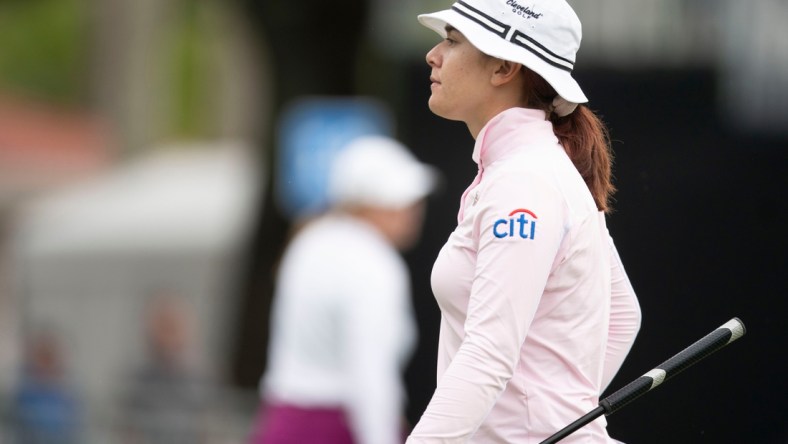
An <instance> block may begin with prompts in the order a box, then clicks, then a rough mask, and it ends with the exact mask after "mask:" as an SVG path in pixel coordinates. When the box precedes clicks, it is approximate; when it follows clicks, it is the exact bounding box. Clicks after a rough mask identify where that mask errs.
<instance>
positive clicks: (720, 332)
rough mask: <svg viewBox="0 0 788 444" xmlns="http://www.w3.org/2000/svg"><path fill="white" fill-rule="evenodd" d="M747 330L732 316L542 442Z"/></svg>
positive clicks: (619, 404)
mask: <svg viewBox="0 0 788 444" xmlns="http://www.w3.org/2000/svg"><path fill="white" fill-rule="evenodd" d="M746 331H747V330H746V329H745V328H744V323H743V322H742V321H741V320H740V319H739V318H733V319H731V320H730V321H728V322H726V323H725V324H724V325H722V326H721V327H720V328H718V329H716V330H714V331H713V332H711V333H709V334H708V335H706V336H704V337H703V338H701V339H700V340H698V341H697V342H695V343H694V344H692V345H690V346H689V347H687V348H685V349H684V350H682V351H681V352H679V353H677V354H676V355H675V356H673V357H672V358H670V359H668V360H667V361H665V362H663V363H662V364H660V365H658V366H657V367H655V368H654V369H653V370H651V371H650V372H648V373H646V374H645V375H643V376H641V377H639V378H638V379H636V380H634V381H632V382H630V383H629V384H627V385H625V386H624V387H622V388H621V389H619V390H618V391H616V392H615V393H613V394H612V395H610V396H608V397H606V398H605V399H603V400H601V401H599V406H597V407H596V408H595V409H594V410H592V411H590V412H588V413H586V414H585V415H584V416H583V417H581V418H579V419H578V420H576V421H575V422H573V423H571V424H569V425H568V426H566V427H564V428H563V429H561V430H559V431H558V432H556V433H555V434H554V435H552V436H550V437H549V438H547V439H546V440H544V441H542V442H541V443H540V444H555V443H557V442H558V441H561V440H562V439H564V438H566V437H567V436H569V435H570V434H572V433H573V432H575V431H576V430H578V429H579V428H581V427H583V426H584V425H586V424H588V423H589V422H591V421H593V420H595V419H596V418H598V417H600V416H602V415H603V414H604V415H606V416H607V415H611V414H612V413H613V412H615V411H616V410H618V409H620V408H621V407H624V406H625V405H627V404H629V403H630V402H632V401H634V400H635V399H637V398H638V397H640V396H641V395H644V394H646V393H647V392H648V391H649V390H651V389H653V388H655V387H656V386H658V385H660V384H662V383H663V382H665V381H666V380H667V379H668V378H670V377H673V376H675V375H677V374H679V373H680V372H681V371H682V370H684V369H686V368H688V367H690V366H692V365H693V364H695V363H697V362H698V361H700V360H702V359H703V358H705V357H707V356H709V355H710V354H712V353H714V352H715V351H717V350H719V349H721V348H722V347H725V346H726V345H728V344H730V343H731V342H733V341H735V340H737V339H739V338H740V337H742V336H744V333H746Z"/></svg>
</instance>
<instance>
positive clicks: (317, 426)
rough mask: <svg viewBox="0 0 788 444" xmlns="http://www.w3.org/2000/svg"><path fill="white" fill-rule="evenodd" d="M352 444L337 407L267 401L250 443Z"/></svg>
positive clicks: (344, 421) (345, 424)
mask: <svg viewBox="0 0 788 444" xmlns="http://www.w3.org/2000/svg"><path fill="white" fill-rule="evenodd" d="M309 443H320V444H353V436H352V434H351V432H350V428H349V426H348V424H347V420H346V418H345V413H344V411H343V410H342V409H340V408H304V407H296V406H293V405H287V404H268V405H264V406H262V407H261V408H260V411H259V413H258V414H257V418H256V420H255V423H254V425H253V427H252V433H251V436H250V440H249V444H309Z"/></svg>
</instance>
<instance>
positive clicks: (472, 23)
mask: <svg viewBox="0 0 788 444" xmlns="http://www.w3.org/2000/svg"><path fill="white" fill-rule="evenodd" d="M418 19H419V22H421V24H422V25H424V26H426V27H428V28H430V29H432V30H433V31H435V32H437V33H438V34H439V35H440V36H441V37H443V38H446V25H450V26H452V27H454V28H455V29H457V30H458V31H459V32H461V33H462V34H463V35H464V36H465V37H466V38H467V39H468V40H469V41H470V42H471V43H472V44H473V46H475V47H476V48H477V49H479V50H480V51H481V52H483V53H485V54H487V55H490V56H493V57H496V58H499V59H503V60H508V61H511V62H515V63H521V64H523V65H524V66H526V67H528V68H529V69H531V70H532V71H534V72H536V73H537V74H539V75H540V76H542V78H544V79H545V80H546V81H547V83H549V84H550V85H551V86H552V87H553V88H554V89H555V91H556V92H557V93H558V96H559V99H558V100H557V101H555V102H554V103H553V105H554V106H555V108H556V112H557V113H558V115H560V116H565V115H567V114H570V113H571V112H572V111H574V109H575V107H576V106H577V104H578V103H585V102H588V99H587V98H586V96H585V94H583V91H582V90H581V89H580V85H578V84H577V81H575V79H574V78H572V69H573V68H574V64H575V54H576V53H577V50H578V49H580V40H581V38H582V28H581V25H580V19H578V17H577V14H575V11H574V10H572V7H571V6H569V4H568V3H567V2H566V1H565V0H459V1H457V2H456V3H454V4H453V5H452V6H451V8H450V9H446V10H443V11H438V12H435V13H432V14H422V15H419V16H418ZM562 102H563V103H562Z"/></svg>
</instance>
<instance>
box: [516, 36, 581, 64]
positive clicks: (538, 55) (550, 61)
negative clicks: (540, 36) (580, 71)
mask: <svg viewBox="0 0 788 444" xmlns="http://www.w3.org/2000/svg"><path fill="white" fill-rule="evenodd" d="M518 37H523V38H525V39H526V40H528V41H529V42H531V43H533V44H534V45H536V46H537V47H539V49H541V50H543V51H545V52H546V53H548V54H550V55H551V56H553V57H555V58H557V59H560V60H563V61H565V62H566V63H569V64H570V65H571V66H565V65H562V64H561V63H558V62H556V61H554V60H550V59H549V58H547V56H545V55H544V54H542V53H540V52H539V51H537V50H536V49H534V48H532V47H531V46H529V45H527V44H525V43H523V42H521V41H519V40H517V38H518ZM509 41H510V42H512V43H514V44H515V45H517V46H520V47H522V48H525V49H527V50H529V51H531V52H532V53H534V55H536V56H537V57H539V58H540V59H542V60H544V61H545V62H547V63H549V64H551V65H553V66H555V67H556V68H558V69H563V70H564V71H568V72H572V67H573V66H574V63H572V61H571V60H567V59H565V58H563V57H561V56H559V55H557V54H555V53H553V52H552V51H550V50H549V49H547V48H545V47H544V46H543V45H542V44H540V43H539V42H537V41H536V40H534V39H532V38H531V37H528V36H527V35H525V34H523V33H522V32H520V31H518V30H516V29H515V30H514V33H513V34H512V37H511V38H510V39H509Z"/></svg>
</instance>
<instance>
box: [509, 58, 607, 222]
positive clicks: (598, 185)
mask: <svg viewBox="0 0 788 444" xmlns="http://www.w3.org/2000/svg"><path fill="white" fill-rule="evenodd" d="M523 71H524V73H525V80H526V87H525V93H526V98H525V99H526V100H525V102H526V106H528V107H529V108H536V109H542V110H544V111H545V112H546V113H547V114H548V115H549V116H550V121H551V122H552V123H553V132H555V135H556V137H558V140H559V141H560V142H561V145H563V146H564V150H566V153H567V154H568V155H569V158H570V159H572V163H573V164H574V165H575V168H577V171H579V172H580V175H581V176H582V177H583V180H585V182H586V186H588V189H589V190H590V191H591V195H592V196H593V197H594V202H595V203H596V207H597V209H598V210H599V211H604V212H606V213H607V212H609V211H610V210H611V208H610V205H609V201H610V198H611V197H612V196H613V193H614V192H615V191H616V189H615V187H614V186H613V182H612V173H611V170H612V163H613V153H612V150H611V149H610V139H609V136H608V132H607V128H606V127H605V124H604V123H603V122H602V121H601V120H600V119H599V117H597V115H596V114H594V112H593V111H591V110H590V109H588V107H586V106H584V105H578V107H577V108H576V109H575V110H574V112H572V113H571V114H569V115H568V116H565V117H558V115H556V114H555V113H553V105H552V103H553V99H554V98H555V97H556V95H557V94H556V92H555V90H554V89H553V87H552V86H550V84H549V83H547V82H546V81H545V80H544V79H542V77H541V76H540V75H538V74H536V73H534V72H533V71H531V70H530V69H528V68H525V67H523Z"/></svg>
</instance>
